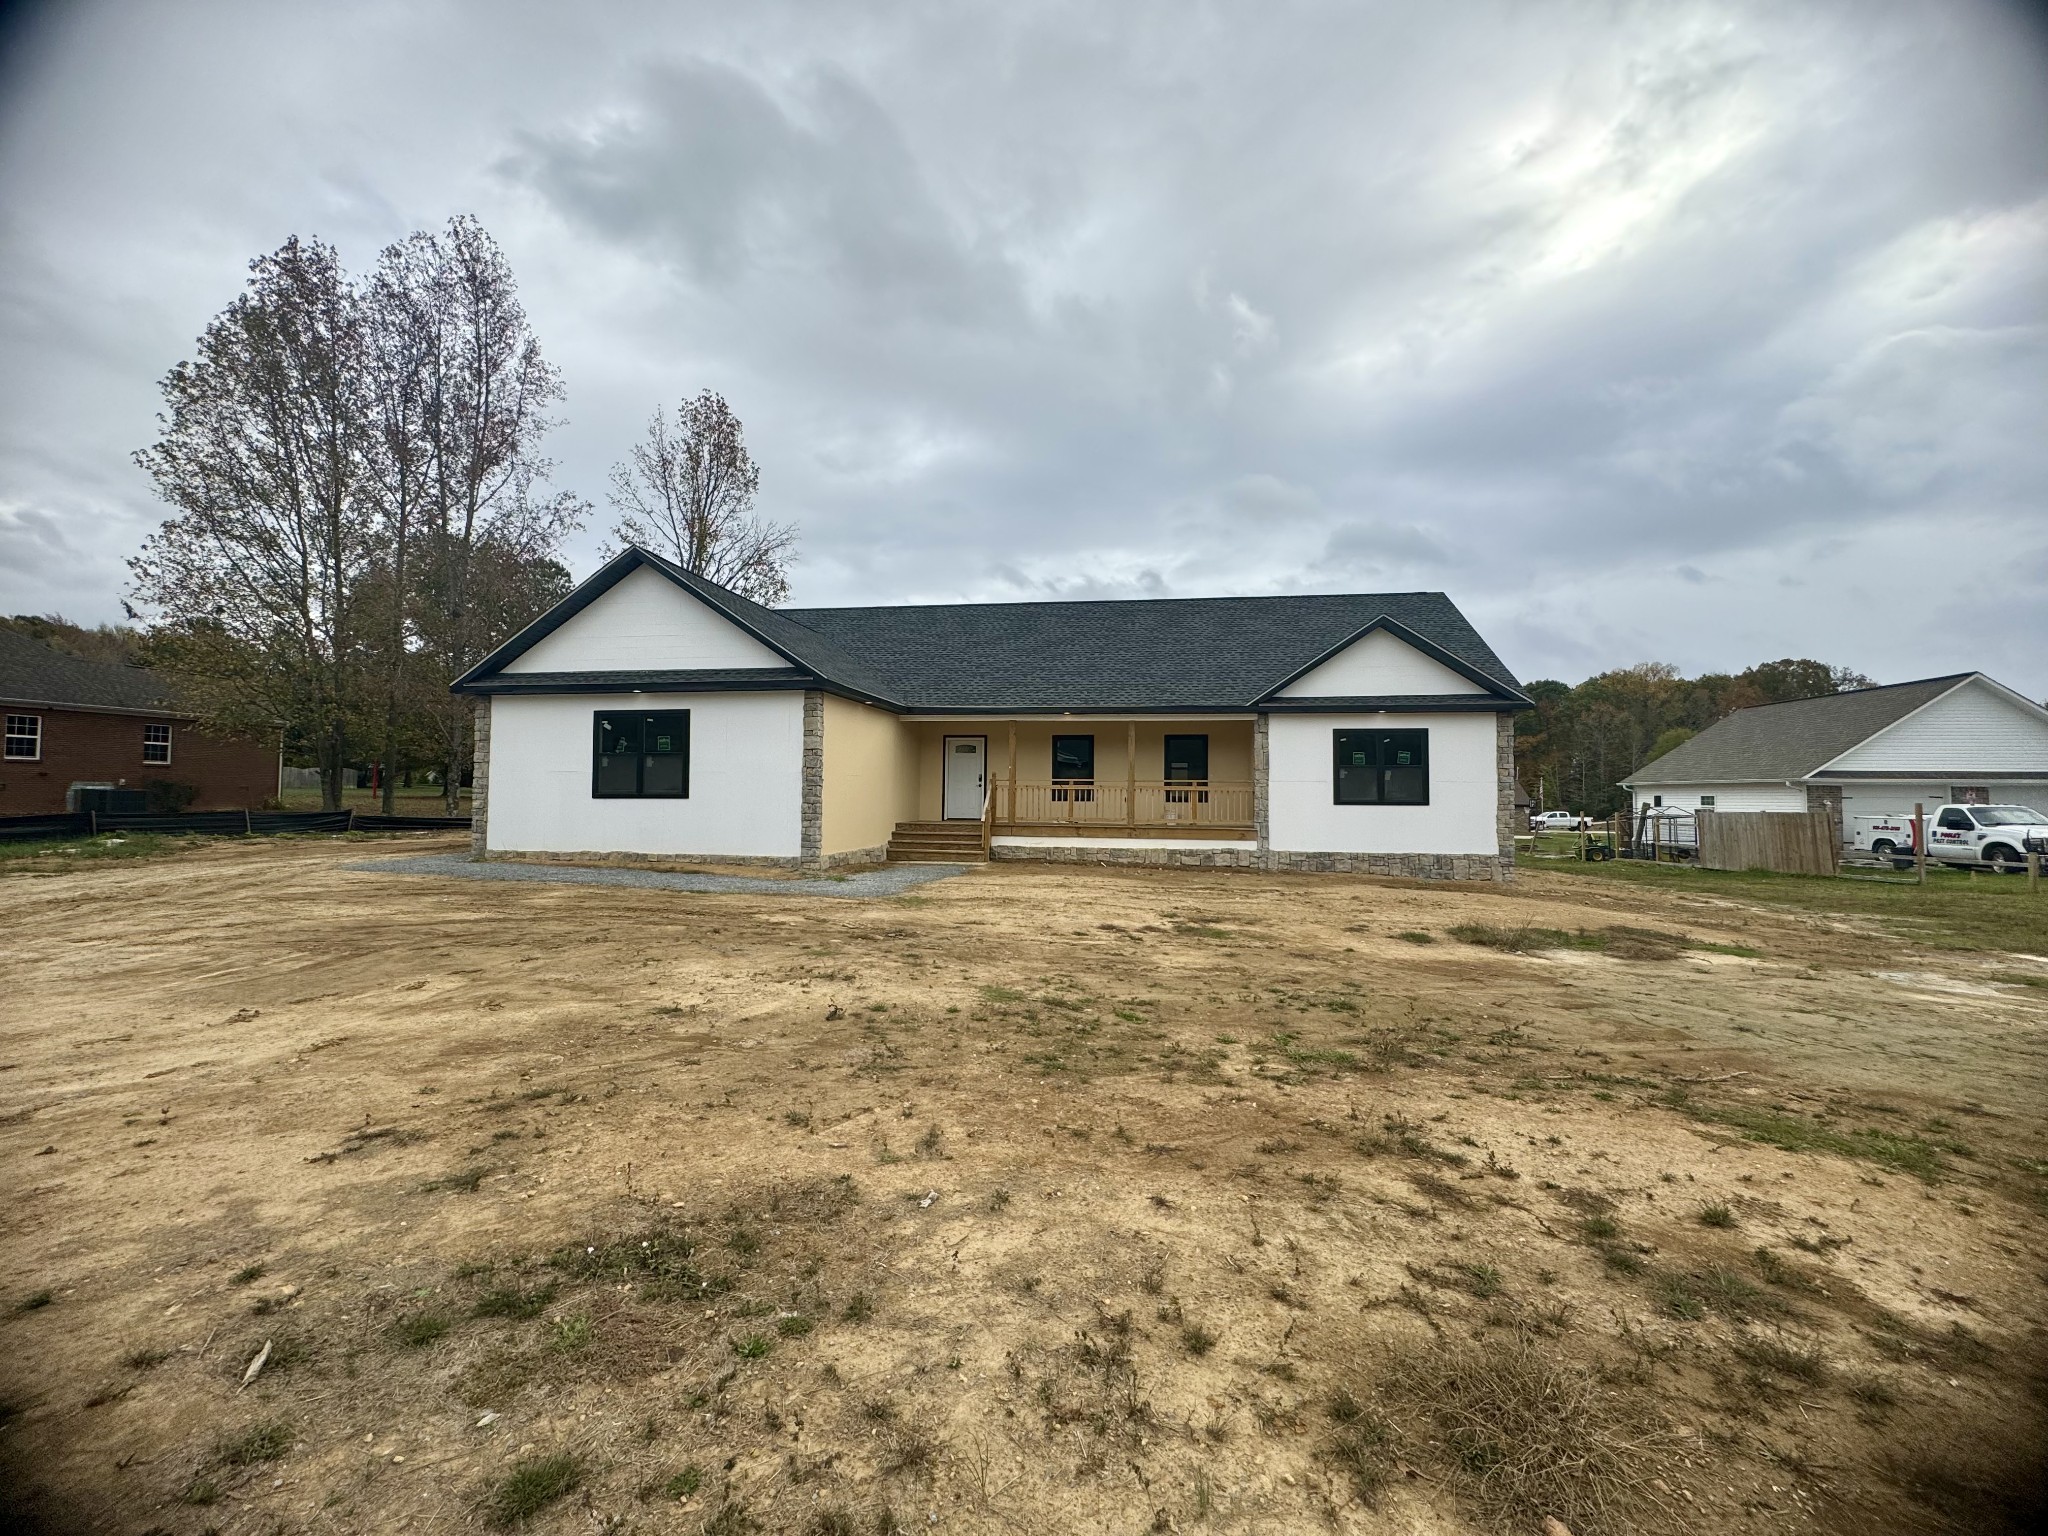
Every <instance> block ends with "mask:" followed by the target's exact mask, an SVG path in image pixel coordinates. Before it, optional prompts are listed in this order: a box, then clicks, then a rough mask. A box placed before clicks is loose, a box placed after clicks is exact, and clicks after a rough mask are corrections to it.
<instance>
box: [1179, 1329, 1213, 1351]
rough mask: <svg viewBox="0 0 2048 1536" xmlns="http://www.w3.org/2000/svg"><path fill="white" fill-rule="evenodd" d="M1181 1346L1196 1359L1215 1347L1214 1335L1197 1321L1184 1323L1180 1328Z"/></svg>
mask: <svg viewBox="0 0 2048 1536" xmlns="http://www.w3.org/2000/svg"><path fill="white" fill-rule="evenodd" d="M1180 1344H1181V1348H1183V1349H1185V1350H1186V1351H1187V1352H1188V1353H1189V1354H1191V1355H1193V1356H1195V1357H1196V1358H1197V1359H1199V1358H1201V1357H1202V1356H1203V1355H1206V1354H1208V1353H1209V1351H1210V1350H1212V1349H1214V1348H1215V1347H1216V1335H1215V1334H1213V1333H1211V1332H1210V1331H1209V1330H1208V1329H1206V1328H1204V1327H1202V1326H1201V1325H1200V1324H1199V1323H1186V1324H1184V1325H1182V1327H1181V1330H1180Z"/></svg>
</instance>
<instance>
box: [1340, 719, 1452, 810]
mask: <svg viewBox="0 0 2048 1536" xmlns="http://www.w3.org/2000/svg"><path fill="white" fill-rule="evenodd" d="M1332 734H1333V736H1334V738H1335V746H1336V760H1337V761H1336V773H1335V783H1334V798H1335V800H1336V803H1337V804H1339V805H1427V804H1429V732H1427V731H1336V732H1333V733H1332Z"/></svg>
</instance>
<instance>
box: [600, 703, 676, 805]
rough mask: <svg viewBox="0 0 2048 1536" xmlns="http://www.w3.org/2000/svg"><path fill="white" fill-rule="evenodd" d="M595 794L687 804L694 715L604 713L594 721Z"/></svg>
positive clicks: (602, 796)
mask: <svg viewBox="0 0 2048 1536" xmlns="http://www.w3.org/2000/svg"><path fill="white" fill-rule="evenodd" d="M592 720H593V725H594V730H593V735H594V738H595V739H594V741H593V744H592V751H591V765H590V793H591V797H592V798H593V799H597V800H686V799H688V798H689V795H690V712H689V711H688V710H687V709H664V710H656V711H654V712H653V713H651V714H638V713H634V714H626V713H613V712H612V711H609V710H602V709H601V710H599V711H598V712H597V713H596V714H595V715H594V716H593V717H592Z"/></svg>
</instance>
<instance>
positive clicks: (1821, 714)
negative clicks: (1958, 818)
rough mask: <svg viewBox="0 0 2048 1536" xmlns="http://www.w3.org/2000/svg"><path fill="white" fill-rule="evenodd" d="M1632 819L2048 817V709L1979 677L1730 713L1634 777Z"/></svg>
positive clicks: (1969, 675) (1963, 674) (1941, 679)
mask: <svg viewBox="0 0 2048 1536" xmlns="http://www.w3.org/2000/svg"><path fill="white" fill-rule="evenodd" d="M1623 788H1625V789H1627V790H1628V791H1629V793H1630V794H1631V795H1632V796H1633V797H1634V800H1635V805H1636V808H1637V810H1638V811H1640V810H1641V809H1642V808H1643V807H1644V806H1649V805H1664V806H1672V807H1676V808H1678V809H1681V810H1688V811H1690V810H1697V809H1699V808H1700V807H1702V806H1704V807H1706V808H1707V809H1709V810H1718V811H1806V810H1819V809H1826V810H1828V811H1830V812H1831V813H1832V814H1833V815H1834V816H1835V818H1836V822H1837V825H1838V826H1842V827H1846V826H1847V820H1846V818H1848V817H1852V816H1898V815H1908V816H1910V815H1911V814H1912V812H1913V807H1914V805H1915V804H1916V803H1917V804H1921V805H1926V806H1929V807H1933V806H1936V805H1942V804H1945V803H1947V802H1950V801H1960V802H1963V803H1966V804H2004V805H2028V806H2032V807H2033V808H2034V809H2036V810H2039V811H2044V812H2048V709H2043V708H2042V707H2041V706H2040V705H2039V704H2036V703H2035V702H2034V701H2033V700H2032V699H2029V698H2027V697H2026V696H2024V695H2023V694H2019V693H2016V692H2014V691H2013V690H2012V689H2010V688H2008V687H2006V686H2005V685H2004V684H2003V683H1999V682H1994V681H1993V680H1992V679H1991V678H1988V677H1986V676H1985V675H1984V674H1983V673H1982V672H1958V673H1956V674H1954V675H1953V676H1949V677H1928V678H1922V679H1921V680H1920V681H1918V682H1912V683H1893V684H1890V685H1889V686H1887V687H1883V688H1858V689H1855V690H1853V691H1851V692H1848V693H1831V694H1826V695H1824V696H1822V697H1820V698H1817V699H1798V700H1795V701H1793V702H1791V703H1789V704H1762V705H1758V706H1757V707H1756V708H1754V709H1738V710H1737V711H1735V713H1734V714H1732V715H1729V716H1728V717H1727V718H1725V719H1723V720H1719V721H1716V722H1715V723H1714V724H1713V725H1710V726H1709V727H1707V729H1705V730H1704V731H1701V732H1700V733H1699V735H1697V736H1695V737H1693V738H1692V739H1691V740H1690V741H1687V742H1684V743H1682V744H1681V745H1679V746H1677V747H1674V748H1672V750H1671V751H1669V752H1667V753H1665V754H1664V755H1663V756H1662V757H1659V758H1655V759H1653V760H1651V761H1650V762H1648V763H1646V764H1644V765H1643V766H1642V767H1641V768H1639V769H1638V770H1636V772H1635V774H1634V775H1633V776H1632V777H1630V778H1629V779H1628V780H1627V781H1626V782H1625V783H1624V785H1623Z"/></svg>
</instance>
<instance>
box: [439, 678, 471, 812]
mask: <svg viewBox="0 0 2048 1536" xmlns="http://www.w3.org/2000/svg"><path fill="white" fill-rule="evenodd" d="M456 702H457V703H458V704H461V705H465V706H466V705H468V703H469V700H467V699H458V700H457V701H456ZM465 718H466V716H465V713H464V711H463V710H460V709H457V710H451V711H449V720H448V773H447V776H446V778H445V779H444V781H443V783H442V786H441V792H442V795H443V797H444V799H445V801H446V804H447V807H448V814H449V815H450V816H460V815H461V814H462V758H463V751H462V743H463V729H462V727H463V721H464V719H465Z"/></svg>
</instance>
